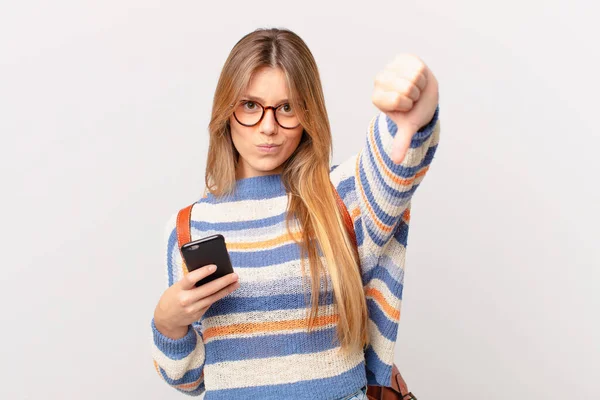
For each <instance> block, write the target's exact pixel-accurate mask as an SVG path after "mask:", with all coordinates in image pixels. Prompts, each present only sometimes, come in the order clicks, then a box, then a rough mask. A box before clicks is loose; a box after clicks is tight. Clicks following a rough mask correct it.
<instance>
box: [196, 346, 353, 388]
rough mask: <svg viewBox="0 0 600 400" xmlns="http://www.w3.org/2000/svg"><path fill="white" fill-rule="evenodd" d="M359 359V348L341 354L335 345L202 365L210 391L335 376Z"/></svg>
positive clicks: (349, 367) (350, 367)
mask: <svg viewBox="0 0 600 400" xmlns="http://www.w3.org/2000/svg"><path fill="white" fill-rule="evenodd" d="M363 361H364V354H363V352H362V351H361V352H358V353H354V354H351V355H349V356H343V355H342V354H340V353H339V348H335V349H331V350H327V351H323V352H319V353H311V354H294V355H290V356H283V357H272V358H261V359H253V360H243V361H227V362H221V363H217V364H212V365H206V367H205V371H206V373H205V381H206V387H210V388H211V390H223V389H232V388H239V387H251V386H253V387H255V386H265V385H278V384H286V383H294V382H298V381H306V380H313V379H322V378H329V377H333V376H337V375H340V374H341V373H343V372H345V371H348V370H350V369H352V368H354V367H356V366H357V365H358V364H360V363H361V362H363ZM232 377H233V378H234V379H232Z"/></svg>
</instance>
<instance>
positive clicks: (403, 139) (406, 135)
mask: <svg viewBox="0 0 600 400" xmlns="http://www.w3.org/2000/svg"><path fill="white" fill-rule="evenodd" d="M396 126H397V127H398V131H397V132H396V136H395V137H394V142H393V143H392V161H393V162H394V163H395V164H400V163H401V162H402V161H404V158H405V157H406V153H407V152H408V149H409V148H410V142H411V140H412V137H413V136H414V134H415V132H416V130H415V129H414V127H413V126H412V125H411V124H406V123H401V122H398V123H396Z"/></svg>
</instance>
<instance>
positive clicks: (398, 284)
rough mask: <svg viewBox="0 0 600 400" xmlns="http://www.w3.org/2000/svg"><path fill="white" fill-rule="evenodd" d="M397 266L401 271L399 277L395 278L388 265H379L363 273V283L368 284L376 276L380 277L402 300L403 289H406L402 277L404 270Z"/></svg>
mask: <svg viewBox="0 0 600 400" xmlns="http://www.w3.org/2000/svg"><path fill="white" fill-rule="evenodd" d="M388 260H389V259H388ZM386 261H387V260H386ZM396 268H397V269H398V270H399V271H400V272H401V274H400V276H399V277H398V278H395V277H394V276H392V274H390V269H389V268H388V267H384V266H382V265H377V266H376V267H375V268H373V269H371V270H370V271H368V272H365V273H364V274H363V283H364V284H366V283H368V282H371V281H372V280H373V279H375V278H377V279H380V280H382V281H383V282H385V285H386V287H387V289H388V290H389V291H390V292H391V293H392V294H393V295H394V296H396V297H398V298H399V299H400V300H402V291H403V289H404V284H403V282H402V279H403V278H404V272H403V271H402V270H401V269H400V268H398V267H396Z"/></svg>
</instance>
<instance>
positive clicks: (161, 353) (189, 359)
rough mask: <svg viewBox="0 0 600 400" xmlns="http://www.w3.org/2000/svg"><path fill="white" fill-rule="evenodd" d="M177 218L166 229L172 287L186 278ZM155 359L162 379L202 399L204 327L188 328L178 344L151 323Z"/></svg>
mask: <svg viewBox="0 0 600 400" xmlns="http://www.w3.org/2000/svg"><path fill="white" fill-rule="evenodd" d="M175 223H176V215H173V216H172V217H171V219H170V220H169V222H168V223H167V227H166V234H165V236H166V237H165V243H166V257H165V261H166V278H167V285H168V286H171V285H173V284H174V283H175V282H177V281H178V280H179V279H181V278H182V276H183V272H182V271H183V270H182V261H181V255H180V254H179V249H178V247H177V232H176V229H175ZM151 328H152V358H153V360H154V367H155V369H156V372H158V375H159V376H160V377H161V378H162V379H163V380H164V381H165V382H167V383H168V384H169V385H171V386H172V387H174V388H175V389H177V390H179V391H180V392H183V393H186V394H189V395H192V396H198V395H200V394H202V393H203V392H204V391H205V388H204V361H205V352H204V342H203V340H202V334H201V329H200V323H199V322H198V323H194V324H192V325H190V326H189V327H188V332H187V334H186V335H185V336H184V337H183V338H181V339H177V340H173V339H171V338H168V337H166V336H164V335H163V334H162V333H161V332H160V331H159V330H158V329H157V328H156V325H155V324H154V320H152V322H151Z"/></svg>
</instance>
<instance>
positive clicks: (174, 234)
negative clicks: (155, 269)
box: [166, 228, 178, 287]
mask: <svg viewBox="0 0 600 400" xmlns="http://www.w3.org/2000/svg"><path fill="white" fill-rule="evenodd" d="M176 246H177V247H178V245H177V229H176V228H173V230H172V231H171V234H170V235H169V243H168V245H167V254H166V256H167V276H168V277H169V287H171V286H172V285H173V283H175V282H173V280H174V277H173V268H174V266H173V258H172V254H173V250H174V249H173V248H174V247H176Z"/></svg>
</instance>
